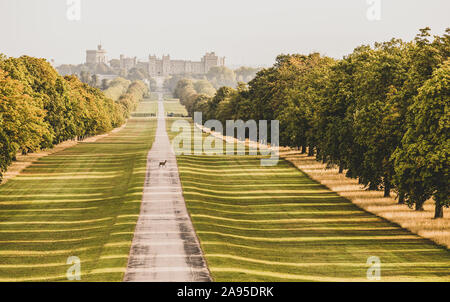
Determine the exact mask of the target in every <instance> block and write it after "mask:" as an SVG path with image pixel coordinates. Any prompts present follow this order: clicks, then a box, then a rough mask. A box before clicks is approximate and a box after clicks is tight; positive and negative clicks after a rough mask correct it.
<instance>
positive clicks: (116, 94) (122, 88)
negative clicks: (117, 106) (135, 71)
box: [103, 77, 131, 101]
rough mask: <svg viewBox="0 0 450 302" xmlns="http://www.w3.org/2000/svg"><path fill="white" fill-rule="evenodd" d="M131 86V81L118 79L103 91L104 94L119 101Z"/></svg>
mask: <svg viewBox="0 0 450 302" xmlns="http://www.w3.org/2000/svg"><path fill="white" fill-rule="evenodd" d="M130 85H131V81H129V80H126V79H124V78H121V77H118V78H115V79H114V80H112V81H111V82H110V83H109V85H108V88H107V89H105V90H104V91H103V93H104V94H105V95H106V96H107V97H108V98H110V99H112V100H114V101H118V100H119V98H120V97H121V96H122V95H123V94H125V93H126V92H127V90H128V87H129V86H130Z"/></svg>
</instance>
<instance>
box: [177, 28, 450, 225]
mask: <svg viewBox="0 0 450 302" xmlns="http://www.w3.org/2000/svg"><path fill="white" fill-rule="evenodd" d="M429 32H430V29H429V28H425V29H422V30H420V33H419V34H418V35H417V36H416V38H415V39H414V40H413V41H410V42H404V41H402V40H399V39H392V40H391V41H388V42H383V43H376V44H375V45H374V47H370V46H360V47H358V48H356V49H355V50H354V52H353V53H351V54H349V55H347V56H345V57H344V58H343V59H341V60H335V59H332V58H329V57H325V56H321V55H320V54H318V53H313V54H310V55H298V54H294V55H280V56H279V57H278V58H277V60H276V63H275V65H274V66H273V67H271V68H267V69H263V70H261V71H259V72H258V74H257V76H256V77H255V78H254V79H253V80H252V81H250V82H249V83H248V84H244V83H240V84H239V85H238V86H237V88H236V89H235V88H231V87H221V88H219V89H218V90H217V93H216V94H215V95H214V96H210V95H207V94H204V93H199V92H197V91H196V90H195V87H194V86H193V84H192V82H190V81H189V80H186V79H184V80H181V81H179V82H178V84H177V86H176V88H175V94H176V96H177V97H179V98H180V99H181V102H182V103H183V104H185V105H186V106H187V108H188V112H189V113H191V114H192V113H193V112H196V111H199V112H203V114H204V118H205V119H217V120H220V121H222V122H225V121H226V120H244V121H245V120H250V119H253V120H279V121H280V144H281V145H284V146H289V147H294V148H297V147H298V148H300V150H301V151H302V152H304V153H306V152H308V153H309V155H316V157H317V159H318V160H320V161H323V162H324V163H327V164H328V165H329V166H338V167H339V170H340V172H341V173H342V172H344V171H345V172H346V175H347V176H348V177H352V178H356V179H358V180H359V182H360V183H361V184H363V185H365V186H366V187H367V188H368V189H370V190H380V189H381V190H384V193H385V196H386V197H387V196H389V195H390V194H391V191H394V192H395V193H397V196H398V201H399V203H407V204H408V205H409V206H411V207H415V209H416V210H418V211H420V210H423V204H424V202H425V201H426V200H428V199H430V198H433V200H434V202H435V205H436V206H435V217H436V218H439V217H442V216H443V207H448V206H449V205H450V200H449V195H450V194H449V193H450V192H449V190H450V179H449V166H450V157H449V154H450V107H449V105H450V91H449V87H450V86H449V81H450V60H449V53H450V35H449V34H450V30H449V29H447V30H446V33H445V34H443V35H442V36H434V37H432V36H431V35H430V33H429ZM269 132H270V131H269Z"/></svg>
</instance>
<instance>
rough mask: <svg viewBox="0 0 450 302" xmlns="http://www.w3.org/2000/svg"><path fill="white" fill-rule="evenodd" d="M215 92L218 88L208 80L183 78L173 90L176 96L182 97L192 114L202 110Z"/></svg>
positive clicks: (181, 100)
mask: <svg viewBox="0 0 450 302" xmlns="http://www.w3.org/2000/svg"><path fill="white" fill-rule="evenodd" d="M215 94H216V89H214V87H213V86H212V84H211V83H210V82H209V81H207V80H197V81H195V80H192V79H182V80H180V81H178V84H177V86H176V87H175V89H174V90H173V95H174V97H176V98H179V99H180V103H181V104H182V105H184V106H185V107H186V110H187V112H188V113H189V115H190V116H193V115H194V112H202V111H203V110H202V108H201V107H202V106H205V105H206V103H207V102H208V100H209V99H210V98H212V97H213V96H214V95H215Z"/></svg>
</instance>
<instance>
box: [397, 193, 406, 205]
mask: <svg viewBox="0 0 450 302" xmlns="http://www.w3.org/2000/svg"><path fill="white" fill-rule="evenodd" d="M398 204H405V193H399V194H398Z"/></svg>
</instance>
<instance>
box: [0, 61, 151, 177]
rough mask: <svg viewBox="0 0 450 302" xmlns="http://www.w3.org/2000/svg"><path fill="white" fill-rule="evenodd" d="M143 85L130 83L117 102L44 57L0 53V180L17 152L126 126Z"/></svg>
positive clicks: (32, 150)
mask: <svg viewBox="0 0 450 302" xmlns="http://www.w3.org/2000/svg"><path fill="white" fill-rule="evenodd" d="M142 85H143V83H140V82H137V83H134V84H132V85H131V86H130V87H129V88H127V93H126V94H125V95H124V96H123V97H122V98H121V99H120V100H119V101H118V102H115V101H113V100H111V99H110V98H108V97H106V96H105V94H104V93H103V92H101V91H100V90H98V89H96V88H92V87H90V86H88V85H87V84H84V83H82V82H81V81H80V80H79V79H78V78H77V77H75V76H65V77H62V76H60V75H59V74H58V73H57V72H56V70H55V69H53V67H52V66H51V65H50V64H49V63H48V62H47V61H45V60H44V59H37V58H32V57H28V56H23V57H20V58H7V57H6V56H4V55H1V54H0V179H1V176H2V173H3V172H4V171H6V169H7V167H8V166H9V165H10V164H11V162H12V161H13V160H14V159H15V157H16V154H17V153H18V152H21V153H23V154H27V153H29V152H34V151H37V150H39V149H43V148H50V147H52V146H53V145H54V144H58V143H61V142H63V141H66V140H72V139H76V138H78V139H83V138H85V137H88V136H93V135H97V134H102V133H105V132H108V131H110V130H112V129H113V128H116V127H118V126H120V125H122V124H123V123H124V121H125V119H126V118H127V116H128V115H129V111H130V110H131V109H133V108H134V106H135V104H136V103H137V101H138V98H139V97H141V95H142V94H143V93H144V92H143V91H144V90H145V89H144V87H143V86H142ZM144 86H145V85H144Z"/></svg>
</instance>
